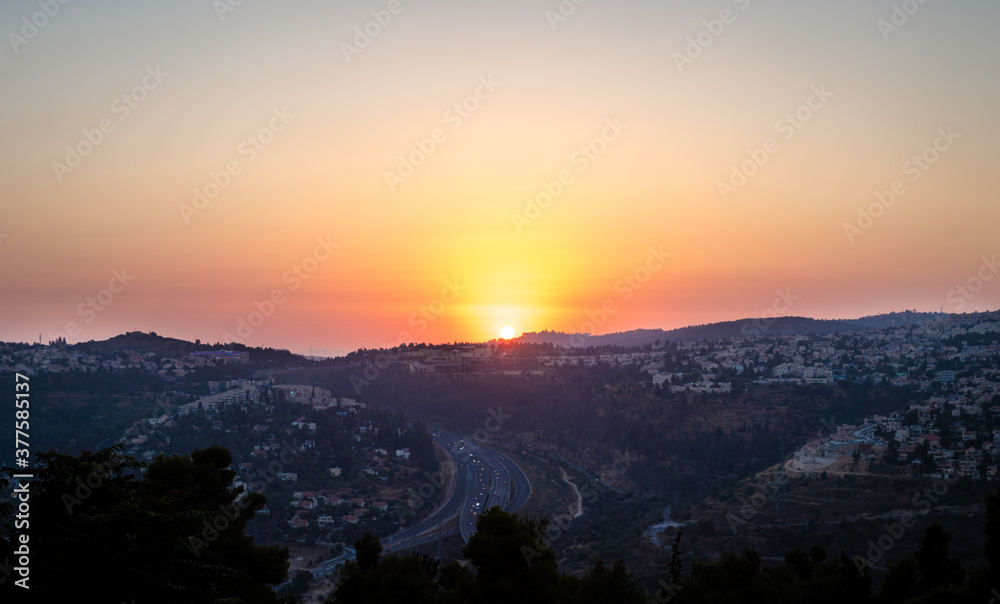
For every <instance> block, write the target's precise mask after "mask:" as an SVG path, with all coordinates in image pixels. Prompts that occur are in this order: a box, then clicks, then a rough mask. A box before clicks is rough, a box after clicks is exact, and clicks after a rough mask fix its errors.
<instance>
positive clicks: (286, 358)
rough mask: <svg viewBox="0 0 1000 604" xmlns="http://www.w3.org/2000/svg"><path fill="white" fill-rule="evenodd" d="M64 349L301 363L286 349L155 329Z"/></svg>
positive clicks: (256, 361)
mask: <svg viewBox="0 0 1000 604" xmlns="http://www.w3.org/2000/svg"><path fill="white" fill-rule="evenodd" d="M67 348H69V349H71V350H80V351H86V352H115V351H125V350H131V351H136V352H154V353H156V354H157V356H159V357H178V356H183V355H186V354H188V353H191V352H205V351H210V350H234V351H240V352H243V351H247V352H250V353H251V354H250V362H251V363H254V364H257V363H264V364H270V363H288V362H295V363H298V362H301V361H303V360H304V359H303V357H302V356H300V355H297V354H293V353H291V352H289V351H287V350H282V349H274V348H263V347H256V348H251V347H249V346H247V345H245V344H240V343H238V342H229V343H215V344H203V343H201V341H200V340H199V341H197V342H188V341H187V340H179V339H177V338H166V337H163V336H160V335H157V334H156V332H152V331H151V332H149V333H144V332H141V331H130V332H127V333H124V334H122V335H119V336H115V337H113V338H109V339H107V340H90V341H88V342H80V343H79V344H72V345H70V346H68V347H67Z"/></svg>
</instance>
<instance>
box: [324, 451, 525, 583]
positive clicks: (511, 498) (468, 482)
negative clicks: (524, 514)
mask: <svg viewBox="0 0 1000 604" xmlns="http://www.w3.org/2000/svg"><path fill="white" fill-rule="evenodd" d="M432 435H433V439H434V442H435V443H437V444H438V445H440V446H441V447H443V448H444V449H445V450H446V451H447V452H448V453H449V454H450V455H451V456H452V458H453V459H454V462H455V481H454V485H455V490H454V491H453V492H452V494H451V497H449V498H448V500H447V501H446V502H445V503H444V504H443V505H441V506H440V507H438V509H436V510H434V511H433V512H432V513H431V514H430V515H429V516H428V517H427V518H424V519H423V520H421V521H420V522H418V523H416V524H415V525H413V526H411V527H409V528H407V529H403V530H401V531H398V532H396V533H394V534H392V535H390V536H388V537H385V538H383V539H380V542H381V543H382V548H383V551H384V552H385V553H389V552H392V551H397V550H402V549H409V548H412V547H416V546H417V545H421V544H423V543H428V542H431V541H434V540H436V539H438V538H441V537H448V536H451V535H458V534H461V535H462V539H463V540H464V541H465V542H466V543H468V542H469V538H471V537H472V535H474V534H475V532H476V521H477V520H478V519H479V514H481V513H482V512H483V511H484V510H487V509H489V508H491V507H493V506H499V507H500V508H502V509H504V510H506V511H508V512H515V511H517V510H518V509H520V508H521V506H523V505H524V504H525V502H527V501H528V497H530V496H531V484H530V483H529V482H528V477H527V476H525V475H524V472H523V471H521V468H519V467H518V466H517V464H515V463H514V462H513V461H511V460H510V459H509V458H507V457H506V456H504V455H502V454H500V453H498V452H496V451H494V450H493V449H489V448H487V447H484V446H481V445H478V444H473V443H469V442H466V441H465V440H464V439H462V438H459V437H457V436H454V435H451V434H447V433H444V432H432ZM455 517H459V526H458V528H455V527H451V528H444V526H445V525H446V524H448V523H449V522H450V521H451V520H452V519H454V518H455ZM354 555H355V552H354V550H353V549H352V548H349V547H345V548H344V553H343V554H341V555H340V556H337V557H336V558H333V559H330V560H327V561H325V562H323V563H322V564H320V565H319V566H317V567H316V568H314V569H312V571H311V572H312V574H313V578H315V579H318V578H320V577H323V576H326V575H329V574H330V573H332V572H335V571H337V570H338V569H339V568H341V567H342V566H343V565H344V564H345V563H346V562H347V561H348V560H353V559H354Z"/></svg>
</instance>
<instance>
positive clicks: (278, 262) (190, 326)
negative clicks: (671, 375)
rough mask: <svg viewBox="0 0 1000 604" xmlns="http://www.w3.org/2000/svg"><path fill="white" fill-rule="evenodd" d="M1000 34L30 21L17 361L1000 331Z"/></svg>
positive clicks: (527, 14)
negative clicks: (908, 318) (786, 320)
mask: <svg viewBox="0 0 1000 604" xmlns="http://www.w3.org/2000/svg"><path fill="white" fill-rule="evenodd" d="M577 1H579V0H577ZM45 7H48V10H49V13H52V14H47V13H46V12H45ZM560 11H561V12H560ZM998 22H1000V3H998V2H995V1H992V0H968V1H959V2H943V1H933V0H932V1H928V2H925V3H923V4H921V3H919V2H917V1H916V0H908V1H907V2H900V1H896V2H892V1H889V0H842V1H839V2H822V3H818V2H793V1H791V0H783V1H770V2H764V1H763V0H736V1H732V0H719V1H712V2H695V1H694V0H689V1H669V2H662V1H660V2H652V1H639V0H629V1H615V2H610V1H602V0H588V1H585V2H582V3H581V4H579V5H577V4H576V3H574V2H573V1H572V0H563V1H562V2H561V3H560V2H558V1H557V0H546V1H540V2H528V1H517V0H514V1H510V0H504V1H503V2H500V1H493V2H458V1H451V2H444V1H433V0H412V1H411V0H375V1H366V2H353V1H348V2H315V1H312V2H310V1H289V2H280V3H279V2H265V1H263V0H242V2H239V1H238V0H216V1H214V2H213V0H172V1H171V2H169V3H167V2H151V1H134V0H133V1H124V0H121V1H110V0H108V1H100V0H97V1H89V2H82V1H78V2H68V3H67V4H65V5H63V4H61V3H60V2H59V1H58V0H42V1H41V2H4V3H2V4H0V31H2V32H3V33H4V47H3V49H2V50H0V70H2V73H3V86H2V88H0V135H2V140H3V144H2V146H0V166H2V167H0V199H2V205H0V340H3V341H37V340H38V337H39V334H41V336H42V339H43V340H44V341H46V342H47V341H48V340H50V339H52V338H53V337H55V336H58V335H64V334H65V335H66V336H67V339H68V340H69V341H70V342H79V341H86V340H92V339H104V338H107V337H110V336H113V335H116V334H118V333H122V332H124V331H131V330H141V331H155V332H157V333H159V334H160V335H166V336H172V337H179V338H185V339H190V340H194V339H196V338H200V339H201V340H202V341H203V342H205V341H207V342H216V341H222V340H225V339H228V337H227V336H230V335H232V336H234V337H235V338H236V339H238V340H239V341H241V342H244V343H246V344H248V345H251V346H273V347H280V348H288V349H290V350H293V351H295V352H307V351H308V350H309V349H310V347H311V348H313V349H317V350H324V351H329V352H338V351H339V352H344V351H349V350H353V349H356V348H358V347H376V346H381V345H395V344H399V343H409V342H425V341H426V342H450V341H482V340H487V339H492V338H496V337H497V336H498V334H499V330H500V328H501V327H502V326H504V325H510V326H512V327H514V329H515V331H516V333H521V332H524V331H539V330H543V329H551V330H560V331H570V332H572V331H594V332H595V333H607V332H615V331H623V330H628V329H635V328H655V327H661V328H665V329H669V328H674V327H681V326H685V325H689V324H697V323H708V322H713V321H722V320H730V319H739V318H746V317H760V316H762V315H763V314H764V313H766V312H769V311H770V310H775V311H780V312H779V314H788V315H799V316H811V317H817V318H853V317H858V316H863V315H868V314H877V313H882V312H891V311H897V310H905V309H918V310H925V311H929V310H938V309H939V308H941V307H942V306H943V307H944V309H945V310H946V311H950V312H967V311H977V310H995V309H997V308H998V307H1000V278H997V279H994V277H995V276H996V274H997V271H998V270H1000V268H998V267H996V266H995V265H994V264H993V260H994V259H996V257H997V255H1000V237H998V233H1000V228H998V225H1000V204H998V194H997V190H998V186H997V178H998V177H997V174H998V171H997V169H996V161H997V158H998V157H1000V116H998V108H1000V36H997V23H998ZM366 30H367V33H365V32H366ZM893 189H895V191H896V192H895V193H892V191H893ZM196 192H197V193H196ZM877 192H878V194H879V195H880V196H881V197H882V199H883V200H885V201H879V200H878V197H877V196H876V193H877ZM882 192H886V193H882ZM893 197H894V199H892V198H893ZM533 204H534V205H533ZM859 209H864V210H865V212H866V214H865V215H863V216H862V215H859ZM959 287H962V288H963V290H962V291H964V292H966V293H959V291H958V289H957V288H959ZM970 288H971V289H972V290H975V291H970ZM779 292H782V293H783V294H784V296H780V295H779ZM272 296H273V301H272ZM788 300H791V302H790V303H789V302H788ZM602 307H606V308H613V312H610V313H605V315H604V316H603V317H602V316H601V312H598V310H599V309H602ZM602 312H603V311H602ZM265 315H266V316H265ZM602 319H603V320H602ZM251 323H253V324H255V325H251ZM592 327H593V328H595V329H591V328H592Z"/></svg>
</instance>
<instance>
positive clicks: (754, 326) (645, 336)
mask: <svg viewBox="0 0 1000 604" xmlns="http://www.w3.org/2000/svg"><path fill="white" fill-rule="evenodd" d="M941 316H942V314H941V313H923V312H915V311H904V312H894V313H887V314H882V315H873V316H869V317H861V318H859V319H811V318H809V317H777V318H775V319H739V320H736V321H721V322H719V323H708V324H705V325H691V326H688V327H680V328H677V329H671V330H663V329H634V330H632V331H623V332H617V333H610V334H604V335H598V336H594V335H590V334H579V333H573V334H570V333H563V332H559V331H541V332H527V333H525V334H524V335H522V336H521V337H519V338H517V341H520V342H525V343H532V344H556V345H559V346H567V347H588V346H595V347H596V346H645V345H646V344H653V343H655V342H656V341H657V340H659V341H661V342H663V341H666V340H670V341H672V342H697V341H699V340H724V339H727V338H741V337H747V336H755V335H757V336H785V335H798V336H823V335H830V334H839V333H848V332H852V331H863V330H865V329H877V328H882V327H898V326H902V325H913V324H920V323H923V322H924V321H933V320H937V319H938V318H940V317H941Z"/></svg>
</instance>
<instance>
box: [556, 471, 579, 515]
mask: <svg viewBox="0 0 1000 604" xmlns="http://www.w3.org/2000/svg"><path fill="white" fill-rule="evenodd" d="M559 471H560V472H562V477H563V482H565V483H566V484H568V485H569V486H570V487H572V489H573V492H574V493H576V513H575V514H573V517H574V518H579V517H580V516H583V495H580V489H578V488H577V487H576V485H575V484H573V481H572V480H570V479H569V474H567V473H566V470H564V469H562V468H559Z"/></svg>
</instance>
